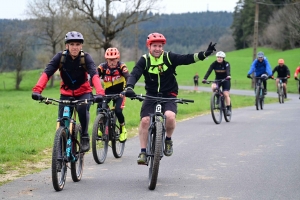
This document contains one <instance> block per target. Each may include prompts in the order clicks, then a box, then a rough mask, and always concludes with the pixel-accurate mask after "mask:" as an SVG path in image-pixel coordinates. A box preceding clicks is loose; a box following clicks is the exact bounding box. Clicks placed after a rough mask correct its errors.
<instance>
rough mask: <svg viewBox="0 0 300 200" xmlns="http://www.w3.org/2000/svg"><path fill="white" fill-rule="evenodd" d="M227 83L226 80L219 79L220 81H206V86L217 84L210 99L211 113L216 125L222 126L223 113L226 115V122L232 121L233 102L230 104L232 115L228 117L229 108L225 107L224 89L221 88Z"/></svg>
mask: <svg viewBox="0 0 300 200" xmlns="http://www.w3.org/2000/svg"><path fill="white" fill-rule="evenodd" d="M224 81H227V80H226V79H219V80H212V81H206V84H210V83H215V84H216V88H215V90H214V92H213V93H212V95H211V98H210V111H211V116H212V118H213V120H214V122H215V123H216V124H220V123H221V122H222V113H223V114H224V118H225V121H226V122H230V121H231V116H232V109H231V102H230V106H229V107H230V110H229V111H230V114H229V115H227V111H228V110H227V107H226V105H225V97H224V94H223V91H222V89H221V88H220V87H219V85H220V83H222V82H224Z"/></svg>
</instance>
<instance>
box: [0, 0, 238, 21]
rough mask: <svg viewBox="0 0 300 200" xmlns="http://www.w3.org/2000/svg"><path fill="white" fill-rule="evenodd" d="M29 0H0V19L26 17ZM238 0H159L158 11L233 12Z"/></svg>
mask: <svg viewBox="0 0 300 200" xmlns="http://www.w3.org/2000/svg"><path fill="white" fill-rule="evenodd" d="M29 1H30V0H12V1H11V0H0V3H1V4H0V5H1V6H0V19H15V18H17V19H26V18H27V17H26V15H25V14H24V11H25V9H26V5H27V2H29ZM101 1H104V0H101ZM237 2H238V0H161V1H160V4H159V5H161V9H160V10H161V11H160V13H165V14H172V13H187V12H203V11H207V10H209V11H228V12H233V10H234V7H235V6H236V3H237Z"/></svg>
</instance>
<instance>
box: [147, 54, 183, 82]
mask: <svg viewBox="0 0 300 200" xmlns="http://www.w3.org/2000/svg"><path fill="white" fill-rule="evenodd" d="M163 61H164V63H163V64H166V63H167V64H168V66H171V65H172V63H171V61H170V59H169V52H165V51H164V55H163ZM151 66H152V67H157V66H154V65H151V63H150V56H149V54H148V53H147V54H146V68H145V70H148V69H149V68H150V67H151ZM173 74H174V75H175V76H176V75H177V74H176V69H174V71H173Z"/></svg>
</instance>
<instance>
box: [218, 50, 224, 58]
mask: <svg viewBox="0 0 300 200" xmlns="http://www.w3.org/2000/svg"><path fill="white" fill-rule="evenodd" d="M216 57H222V58H225V57H226V54H225V53H224V52H223V51H219V52H217V53H216Z"/></svg>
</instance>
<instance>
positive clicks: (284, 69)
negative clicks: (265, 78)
mask: <svg viewBox="0 0 300 200" xmlns="http://www.w3.org/2000/svg"><path fill="white" fill-rule="evenodd" d="M275 72H277V77H287V78H290V70H289V68H288V66H286V65H285V64H284V60H283V59H282V58H280V59H279V60H278V65H277V66H276V67H275V68H274V69H273V71H272V74H273V75H272V78H273V79H274V73H275ZM287 82H288V81H287V79H282V83H283V91H284V97H285V98H287V95H286V92H287ZM278 83H279V79H278V78H277V79H276V87H277V86H278Z"/></svg>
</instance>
